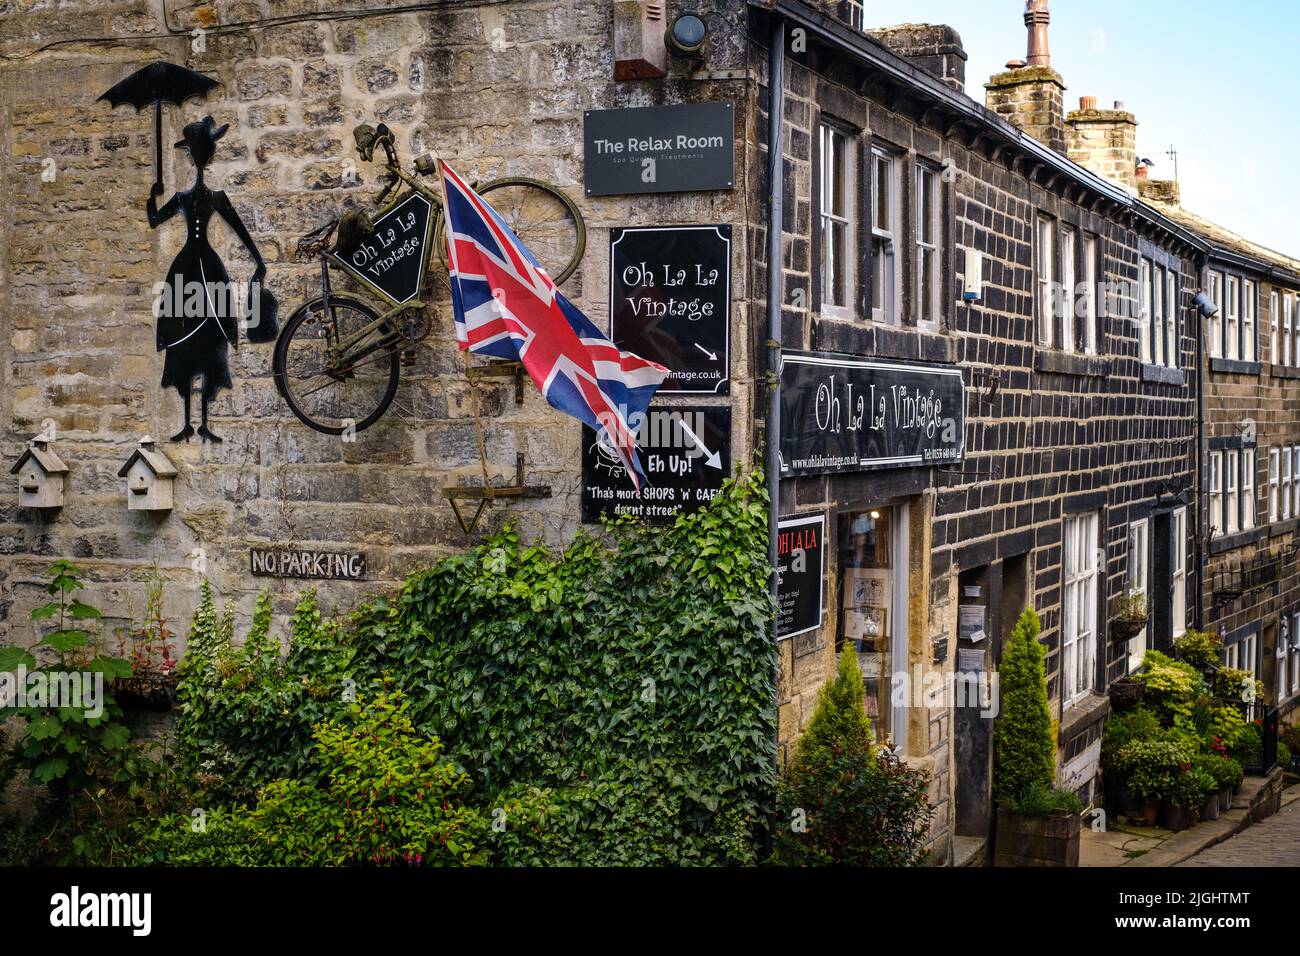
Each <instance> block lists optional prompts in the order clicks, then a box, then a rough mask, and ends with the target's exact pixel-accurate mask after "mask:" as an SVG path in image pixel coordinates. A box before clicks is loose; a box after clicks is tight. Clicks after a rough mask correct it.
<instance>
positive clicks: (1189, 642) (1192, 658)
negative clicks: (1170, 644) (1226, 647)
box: [1174, 629, 1223, 671]
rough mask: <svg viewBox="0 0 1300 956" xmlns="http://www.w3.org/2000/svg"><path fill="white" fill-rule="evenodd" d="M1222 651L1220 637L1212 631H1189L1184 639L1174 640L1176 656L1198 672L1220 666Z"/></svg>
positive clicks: (1184, 635)
mask: <svg viewBox="0 0 1300 956" xmlns="http://www.w3.org/2000/svg"><path fill="white" fill-rule="evenodd" d="M1222 651H1223V642H1222V641H1220V640H1219V635H1217V634H1214V633H1211V632H1210V631H1196V630H1191V629H1188V631H1187V632H1186V633H1185V634H1183V636H1182V637H1176V638H1174V656H1175V657H1177V658H1178V659H1179V660H1180V661H1182V662H1183V663H1185V664H1188V665H1190V666H1192V667H1194V668H1196V669H1197V670H1198V671H1201V670H1205V669H1206V668H1208V667H1216V666H1218V663H1219V654H1220V653H1221V652H1222Z"/></svg>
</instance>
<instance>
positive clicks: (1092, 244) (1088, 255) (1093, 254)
mask: <svg viewBox="0 0 1300 956" xmlns="http://www.w3.org/2000/svg"><path fill="white" fill-rule="evenodd" d="M1097 247H1098V242H1097V237H1096V236H1094V235H1093V234H1092V233H1084V236H1083V322H1084V326H1083V351H1084V354H1085V355H1096V354H1097Z"/></svg>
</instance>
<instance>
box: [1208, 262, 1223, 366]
mask: <svg viewBox="0 0 1300 956" xmlns="http://www.w3.org/2000/svg"><path fill="white" fill-rule="evenodd" d="M1210 300H1211V301H1212V302H1214V304H1215V305H1217V306H1218V307H1219V311H1218V312H1216V313H1214V315H1212V316H1210V318H1209V320H1208V321H1209V326H1210V332H1209V335H1207V336H1206V338H1207V339H1208V340H1209V350H1210V358H1222V357H1223V313H1224V310H1225V309H1226V308H1227V304H1226V303H1225V302H1224V301H1223V273H1222V272H1211V273H1210Z"/></svg>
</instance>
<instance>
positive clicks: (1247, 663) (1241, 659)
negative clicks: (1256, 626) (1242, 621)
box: [1237, 631, 1259, 680]
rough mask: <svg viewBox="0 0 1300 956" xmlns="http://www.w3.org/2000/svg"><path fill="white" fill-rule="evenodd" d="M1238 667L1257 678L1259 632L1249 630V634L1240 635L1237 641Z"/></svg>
mask: <svg viewBox="0 0 1300 956" xmlns="http://www.w3.org/2000/svg"><path fill="white" fill-rule="evenodd" d="M1237 647H1239V648H1240V650H1239V651H1238V652H1237V661H1238V667H1240V668H1241V669H1242V670H1243V671H1245V672H1246V673H1248V674H1250V676H1251V677H1252V678H1253V679H1254V680H1259V653H1258V652H1259V634H1258V633H1256V632H1254V631H1251V632H1250V633H1249V634H1245V635H1243V636H1242V638H1241V640H1239V641H1237Z"/></svg>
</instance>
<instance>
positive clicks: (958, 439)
mask: <svg viewBox="0 0 1300 956" xmlns="http://www.w3.org/2000/svg"><path fill="white" fill-rule="evenodd" d="M965 411H966V409H965V400H964V389H963V386H962V377H961V371H960V370H959V369H956V368H953V367H951V366H941V365H926V364H923V363H918V362H892V361H887V360H879V359H859V358H854V357H852V356H848V355H837V354H831V353H822V352H786V353H785V355H784V356H783V361H782V366H781V474H782V475H786V476H789V475H815V474H827V473H830V472H844V471H864V470H867V469H875V468H906V467H911V466H916V465H937V464H946V463H952V462H956V461H960V460H961V457H962V451H963V442H964V435H965Z"/></svg>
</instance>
